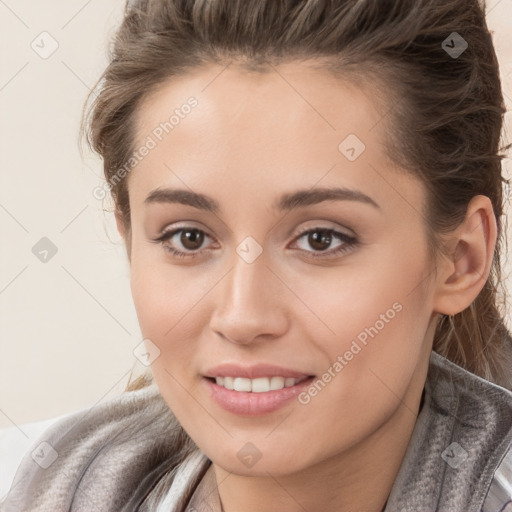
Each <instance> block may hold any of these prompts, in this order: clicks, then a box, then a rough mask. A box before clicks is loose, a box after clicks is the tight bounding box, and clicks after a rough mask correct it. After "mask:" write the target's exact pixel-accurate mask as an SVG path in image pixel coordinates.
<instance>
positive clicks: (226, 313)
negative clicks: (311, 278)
mask: <svg viewBox="0 0 512 512" xmlns="http://www.w3.org/2000/svg"><path fill="white" fill-rule="evenodd" d="M232 261H233V265H232V268H231V269H230V271H229V272H228V273H227V275H226V276H225V277H224V278H223V279H222V281H221V282H220V283H219V284H218V286H217V287H216V292H217V294H216V296H215V309H214V311H213V313H212V317H211V320H210V327H211V329H212V330H213V332H215V333H216V334H217V335H218V336H220V337H221V338H222V339H224V340H226V341H229V342H231V343H235V344H238V345H250V344H254V343H259V342H262V341H264V340H267V341H269V340H273V339H276V338H278V337H280V336H282V335H283V333H285V332H286V329H287V328H288V317H287V314H286V313H287V312H286V304H287V303H289V301H290V296H289V295H290V292H289V290H287V288H286V286H285V285H284V284H283V283H282V281H281V280H280V279H279V277H278V276H277V275H276V274H275V273H274V272H273V271H272V270H271V269H270V267H269V266H268V262H267V260H266V258H265V257H264V255H263V254H261V255H260V256H259V257H258V258H257V259H256V260H255V261H253V262H252V263H248V262H247V261H245V260H244V259H243V258H241V257H240V256H239V255H238V254H237V253H235V254H234V257H233V259H232ZM286 292H288V295H287V293H286Z"/></svg>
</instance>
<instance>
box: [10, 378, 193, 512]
mask: <svg viewBox="0 0 512 512" xmlns="http://www.w3.org/2000/svg"><path fill="white" fill-rule="evenodd" d="M183 442H184V438H183V435H182V430H181V427H180V426H179V424H178V423H177V420H176V418H175V417H174V415H173V414H172V413H171V411H170V409H169V408H168V406H167V404H166V403H165V401H164V400H163V398H162V397H161V395H160V393H159V391H158V388H157V387H156V385H155V384H153V385H151V386H147V387H145V388H143V389H140V390H137V391H130V392H124V393H122V394H121V395H119V396H116V397H115V398H111V399H108V400H105V401H103V402H100V403H98V404H96V405H94V406H92V407H89V408H87V409H84V410H82V411H79V412H77V413H74V414H71V415H69V416H66V417H65V418H63V419H62V420H60V421H57V422H56V423H54V424H53V425H51V427H50V428H49V429H48V430H46V431H45V432H44V433H43V435H42V436H40V438H39V439H38V440H37V441H36V442H35V443H34V444H33V446H32V447H31V448H30V449H29V451H28V452H27V453H26V455H25V456H24V458H23V460H22V462H21V464H20V466H19V468H18V470H17V472H16V475H15V478H14V481H13V484H12V486H11V490H10V492H9V493H8V495H7V497H6V499H5V501H4V502H3V503H2V507H1V508H2V511H5V512H9V511H11V510H12V511H14V510H16V511H22V510H30V511H38V510H61V509H62V510H67V509H68V508H69V504H70V503H71V501H73V506H76V507H77V510H82V508H80V504H81V503H82V504H83V507H84V508H83V510H87V506H91V500H92V501H94V502H96V503H98V504H99V505H100V508H101V509H102V510H116V508H118V509H120V508H121V507H120V504H121V503H123V502H124V501H126V500H127V497H128V496H132V495H133V493H134V490H135V489H136V488H137V487H138V486H140V485H141V483H142V481H143V480H144V476H146V475H147V474H151V473H152V472H153V474H154V473H155V469H156V468H159V467H162V471H165V470H168V467H167V465H168V463H170V462H172V459H173V457H172V456H173V453H175V452H176V450H177V449H179V447H180V444H181V445H182V444H183ZM164 466H165V467H164ZM146 480H147V479H146ZM81 491H83V492H81ZM86 503H89V505H87V506H86V505H85V504H86ZM93 508H94V507H93Z"/></svg>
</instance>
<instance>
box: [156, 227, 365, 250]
mask: <svg viewBox="0 0 512 512" xmlns="http://www.w3.org/2000/svg"><path fill="white" fill-rule="evenodd" d="M178 234H180V236H179V237H178V238H177V241H175V242H174V243H173V244H172V245H170V244H168V243H165V242H168V241H172V239H173V238H175V237H176V235H178ZM305 237H307V238H305ZM206 238H211V237H210V236H208V235H207V234H206V233H205V232H204V231H202V230H201V229H198V228H193V227H188V228H187V227H184V228H177V229H174V230H171V231H168V232H165V233H163V234H162V235H161V236H160V237H158V238H157V239H155V240H154V242H155V243H161V244H162V245H163V247H164V249H165V250H166V251H168V252H170V253H171V254H173V255H174V256H177V257H178V258H194V257H196V256H197V255H198V254H199V253H200V252H201V250H200V247H201V246H202V245H203V242H204V241H205V239H206ZM303 238H305V239H306V241H307V244H309V246H310V247H313V249H314V251H309V250H307V249H303V248H301V249H300V250H301V251H302V252H306V253H308V257H312V258H318V257H324V258H325V257H326V256H329V257H332V256H333V255H339V254H341V253H343V252H346V251H348V250H350V249H351V248H353V247H354V246H355V245H356V244H357V240H356V239H355V238H354V237H352V236H349V235H347V234H345V233H341V232H339V231H335V230H334V229H330V228H320V227H318V228H313V229H308V230H307V231H303V232H302V233H300V234H299V235H298V236H297V237H296V238H295V239H294V242H296V241H299V240H301V239H303ZM333 239H338V240H340V244H339V245H337V246H336V247H335V248H334V249H331V250H326V249H328V246H330V245H331V243H332V241H333ZM177 242H179V244H181V246H182V247H183V248H184V249H185V250H180V249H176V247H173V246H174V245H175V243H177ZM326 246H327V247H326Z"/></svg>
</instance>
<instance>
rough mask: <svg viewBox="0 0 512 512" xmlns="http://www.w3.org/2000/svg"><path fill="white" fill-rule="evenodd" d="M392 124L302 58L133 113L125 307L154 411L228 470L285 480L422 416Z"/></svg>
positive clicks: (413, 277) (424, 312) (421, 375)
mask: <svg viewBox="0 0 512 512" xmlns="http://www.w3.org/2000/svg"><path fill="white" fill-rule="evenodd" d="M190 98H193V99H190ZM389 107H390V105H389V106H388V108H389ZM385 113H386V111H385V109H377V108H376V107H375V105H374V104H373V102H372V101H371V97H369V96H366V95H365V94H364V93H363V89H362V88H360V87H359V86H358V84H353V85H349V84H346V83H342V82H340V81H339V80H338V81H336V80H335V79H334V78H333V77H331V76H330V75H328V74H327V73H326V72H323V71H318V70H313V69H312V68H309V67H307V64H306V63H303V64H299V63H290V64H286V65H281V66H279V67H277V68H274V69H272V70H269V71H268V72H267V73H262V74H256V73H250V72H247V71H243V70H241V69H239V68H236V66H234V65H233V66H230V67H228V68H225V69H224V68H222V67H220V66H215V65H211V66H208V67H203V68H201V69H199V70H196V71H194V72H193V73H190V74H188V75H186V76H183V77H180V78H176V79H172V80H171V81H169V82H168V83H166V84H165V85H164V86H163V87H162V88H161V89H160V90H159V91H158V92H156V93H154V94H153V95H151V96H149V97H148V98H146V101H145V102H144V103H143V104H142V105H141V108H140V110H139V112H138V118H137V130H136V131H137V136H136V141H135V147H134V149H136V150H137V151H138V154H139V155H143V156H142V158H141V159H140V160H141V161H140V162H139V163H138V164H137V165H136V167H135V168H134V169H133V170H132V171H131V173H130V174H129V176H128V185H129V198H130V205H131V230H132V233H131V255H130V256H131V286H132V293H133V299H134V302H135V307H136V310H137V314H138V319H139V322H140V327H141V331H142V334H143V336H144V338H146V339H147V340H150V341H146V343H147V345H146V346H147V348H148V351H149V353H150V354H151V356H150V358H151V360H153V358H154V361H153V363H152V371H153V374H154V377H155V380H156V382H157V384H158V387H159V388H160V390H161V393H162V395H163V397H164V399H165V400H166V402H167V403H168V405H169V407H170V408H171V409H172V411H173V412H174V414H175V415H176V417H177V418H178V420H179V421H180V423H181V424H182V425H183V427H184V428H185V430H186V431H187V432H188V434H189V435H190V436H191V437H192V439H193V440H194V441H195V442H196V444H197V445H198V446H199V447H200V448H201V449H202V450H203V452H204V453H205V454H206V455H207V456H208V457H209V458H210V459H212V460H213V462H214V463H215V464H217V465H218V466H221V467H222V468H225V469H226V470H228V471H231V472H233V473H237V474H252V475H266V474H267V472H270V473H271V474H274V475H276V474H286V473H292V472H294V471H299V470H301V469H305V468H309V467H312V466H313V465H314V464H317V463H319V462H322V461H326V460H327V459H329V458H331V457H333V456H334V455H338V456H339V455H342V454H344V453H348V452H349V451H350V450H351V449H354V448H355V447H357V446H362V444H363V443H366V445H367V447H368V449H371V442H370V441H371V440H372V439H374V440H376V439H377V437H378V436H379V435H382V432H384V431H385V430H384V429H385V426H386V425H392V424H394V425H395V426H396V425H397V424H399V423H400V422H402V423H403V422H411V421H412V422H414V420H415V418H416V414H417V412H418V406H419V399H420V395H421V391H422V389H423V385H424V380H425V377H426V370H427V367H428V357H429V353H430V350H431V343H432V336H433V329H432V328H433V325H434V322H433V320H434V314H433V312H434V300H433V288H432V287H431V286H427V285H428V284H429V281H430V278H429V276H430V273H431V265H432V263H431V262H430V261H429V260H428V256H427V255H428V253H427V239H426V230H425V220H424V218H423V216H422V214H421V213H420V212H421V211H422V209H423V206H424V204H425V191H424V187H423V186H422V184H421V183H420V182H419V181H418V180H417V179H416V178H414V177H413V176H411V175H410V174H404V173H399V172H397V171H396V170H394V169H393V166H392V164H391V163H390V162H389V161H388V160H387V159H386V157H385V154H384V148H383V146H382V140H383V133H384V130H386V129H387V128H386V122H387V120H386V118H385ZM171 116H174V117H171ZM143 146H145V147H146V149H145V150H144V149H142V147H143ZM178 190H180V191H182V193H180V194H179V193H177V191H178ZM203 196H207V197H203ZM178 230H182V231H178ZM331 230H332V231H331ZM173 232H174V234H173ZM165 233H167V236H163V235H164V234H165ZM159 239H160V240H159ZM172 251H179V252H180V253H183V254H180V255H176V254H175V253H173V252H172ZM156 347H157V348H156ZM215 377H224V379H219V381H218V382H219V384H216V383H215ZM251 378H253V379H252V380H251ZM285 379H288V380H285ZM294 379H295V380H294ZM283 385H284V386H285V387H284V388H283ZM233 386H234V387H235V389H231V390H230V389H227V388H232V387H233ZM270 388H272V389H270ZM249 389H250V390H251V391H248V390H249ZM269 389H270V390H269Z"/></svg>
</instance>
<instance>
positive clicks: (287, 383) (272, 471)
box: [2, 0, 512, 512]
mask: <svg viewBox="0 0 512 512" xmlns="http://www.w3.org/2000/svg"><path fill="white" fill-rule="evenodd" d="M504 112H505V108H504V104H503V97H502V92H501V86H500V81H499V74H498V64H497V60H496V56H495V52H494V49H493V46H492V40H491V37H490V34H489V32H488V30H487V27H486V23H485V17H484V12H483V7H482V6H480V5H479V3H478V2H477V0H396V1H394V2H383V1H377V0H360V1H356V0H338V1H328V0H324V1H322V0H314V1H311V0H309V1H308V0H301V1H294V2H292V1H284V0H279V1H276V0H272V1H271V0H266V1H265V0H258V1H252V2H243V1H241V0H239V1H236V0H229V1H228V0H141V1H135V2H132V3H130V4H129V5H127V8H126V12H125V17H124V20H123V22H122V25H121V27H120V29H119V31H118V33H117V36H116V39H115V42H114V46H113V51H112V56H111V60H110V64H109V65H108V67H107V69H106V71H105V73H104V74H103V76H102V79H101V80H100V82H99V86H98V91H97V97H95V98H94V100H93V103H92V105H91V110H90V117H89V123H88V124H87V125H86V129H87V130H88V131H87V134H88V140H89V142H90V144H91V145H92V147H93V148H94V149H95V150H96V151H97V152H98V153H99V154H100V155H101V156H102V157H103V160H104V169H105V176H106V185H105V187H104V189H101V190H96V191H95V195H97V196H101V194H102V193H104V192H106V191H110V192H111V193H112V197H113V199H114V202H115V216H116V220H117V225H118V228H119V231H120V233H121V234H122V235H123V238H124V240H125V242H126V249H127V256H128V259H129V261H130V267H131V289H132V295H133V299H134V303H135V307H136V311H137V315H138V320H139V323H140V326H141V331H142V334H143V336H144V338H145V339H144V350H143V351H142V353H140V354H139V356H140V358H141V359H142V360H144V361H145V362H146V364H148V365H151V375H148V376H146V377H145V378H142V379H139V380H138V381H136V382H135V383H134V384H133V385H132V386H131V387H130V389H129V390H128V391H127V392H126V393H125V394H123V396H120V397H118V398H115V399H113V400H110V401H109V402H107V403H103V404H101V405H99V406H97V407H95V408H91V409H89V410H87V411H83V412H81V413H79V414H77V415H73V416H71V417H70V418H68V419H66V420H63V421H61V422H59V423H58V424H57V425H56V426H55V427H53V428H51V429H50V430H49V431H47V432H46V433H45V435H44V436H43V438H41V439H40V440H39V442H38V443H37V446H35V447H34V450H33V451H32V452H31V453H30V454H27V456H26V457H25V459H24V461H23V462H22V464H21V466H20V468H19V470H18V473H17V476H16V479H15V482H14V483H13V487H12V489H11V492H10V494H9V496H8V497H7V499H6V502H5V503H4V505H3V509H2V510H5V511H11V510H12V511H14V510H17V511H19V510H31V511H32V510H34V511H36V510H37V511H43V510H52V511H61V510H62V511H64V510H66V511H67V510H73V511H79V510H80V511H82V510H83V511H86V510H87V511H92V510H101V511H120V510H123V511H127V510H159V511H160V510H162V511H163V510H165V511H171V510H172V511H174V510H176V511H178V510H179V511H182V510H190V511H193V510H197V511H203V510H209V511H212V510H213V511H216V512H220V511H222V510H223V511H225V512H233V511H236V512H239V511H244V512H252V511H262V510H263V511H274V510H275V511H277V510H279V511H299V510H307V511H317V510H326V509H329V510H351V511H355V510H357V511H371V512H374V511H375V512H377V511H386V512H391V511H398V510H400V511H402V510H403V511H418V512H420V511H421V512H427V511H434V510H441V511H450V512H453V511H460V512H462V511H464V512H468V511H475V512H477V511H481V510H483V511H484V512H488V511H498V510H503V509H504V507H505V506H506V504H507V503H508V502H509V501H510V500H512V495H511V494H510V489H511V485H512V483H511V482H510V480H508V479H507V476H506V475H507V471H508V472H509V471H510V468H511V467H512V466H511V462H510V460H511V451H510V445H511V441H512V393H511V391H510V389H511V388H512V375H511V368H512V340H511V337H510V333H509V332H508V331H507V328H506V326H505V323H504V321H503V318H502V316H501V314H502V313H501V312H500V308H499V306H500V304H499V301H498V294H497V293H498V284H499V282H500V259H499V258H500V242H501V239H502V237H503V229H502V226H501V222H500V220H501V216H502V208H503V189H502V182H503V181H504V180H503V178H502V176H501V158H502V155H501V154H500V147H499V138H500V133H501V127H502V121H503V114H504ZM508 474H510V473H508ZM508 478H509V477H508Z"/></svg>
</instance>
